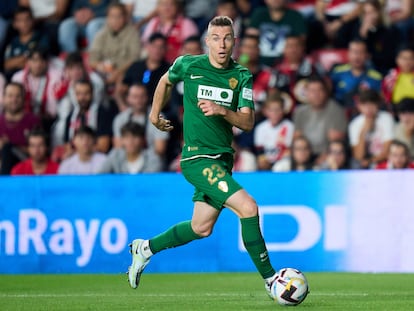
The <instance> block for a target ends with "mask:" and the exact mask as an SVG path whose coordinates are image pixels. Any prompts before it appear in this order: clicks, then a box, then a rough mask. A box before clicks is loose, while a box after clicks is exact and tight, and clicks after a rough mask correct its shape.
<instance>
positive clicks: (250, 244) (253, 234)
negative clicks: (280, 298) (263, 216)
mask: <svg viewBox="0 0 414 311" xmlns="http://www.w3.org/2000/svg"><path fill="white" fill-rule="evenodd" d="M225 206H227V207H228V208H229V209H231V210H232V211H233V212H234V213H235V214H236V215H237V216H238V217H239V218H240V224H241V231H242V232H241V233H242V239H243V244H244V246H245V248H246V250H247V252H248V253H249V255H250V258H251V259H252V261H253V263H254V264H255V266H256V268H257V270H258V271H259V273H260V274H261V276H262V277H263V279H264V280H265V288H266V290H267V292H268V294H269V296H271V295H270V286H271V284H272V283H273V282H274V281H275V280H276V278H277V274H276V271H275V270H274V269H273V267H272V265H271V263H270V258H269V254H268V251H267V248H266V244H265V241H264V239H263V235H262V232H261V230H260V224H259V215H258V207H257V204H256V201H255V200H254V199H253V198H252V197H251V196H250V195H249V194H248V193H247V192H246V191H245V190H244V189H241V190H239V191H237V192H236V193H234V194H233V195H231V196H230V197H229V198H228V199H227V201H226V202H225Z"/></svg>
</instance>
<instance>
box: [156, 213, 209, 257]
mask: <svg viewBox="0 0 414 311" xmlns="http://www.w3.org/2000/svg"><path fill="white" fill-rule="evenodd" d="M201 238H202V237H201V236H199V235H198V234H196V233H195V232H194V231H193V228H191V221H190V220H188V221H183V222H180V223H178V224H176V225H175V226H172V227H171V228H169V229H168V230H167V231H164V232H163V233H161V234H159V235H157V236H156V237H153V238H152V239H150V240H149V245H150V249H151V251H152V253H153V254H155V253H158V252H160V251H162V250H164V249H167V248H172V247H177V246H180V245H184V244H187V243H189V242H191V241H194V240H197V239H201Z"/></svg>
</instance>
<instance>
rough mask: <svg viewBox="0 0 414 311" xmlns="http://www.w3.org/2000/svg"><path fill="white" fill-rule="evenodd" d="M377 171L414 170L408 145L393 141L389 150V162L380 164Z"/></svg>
mask: <svg viewBox="0 0 414 311" xmlns="http://www.w3.org/2000/svg"><path fill="white" fill-rule="evenodd" d="M375 168H376V169H405V168H414V163H413V162H412V161H411V160H410V151H409V150H408V147H407V145H406V144H404V143H403V142H401V141H399V140H393V141H392V142H391V144H390V148H389V150H388V156H387V160H385V161H383V162H380V163H378V164H377V165H376V166H375Z"/></svg>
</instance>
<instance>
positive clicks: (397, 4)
mask: <svg viewBox="0 0 414 311" xmlns="http://www.w3.org/2000/svg"><path fill="white" fill-rule="evenodd" d="M384 3H385V10H384V13H385V17H386V18H387V20H388V22H389V23H390V24H391V25H392V26H395V27H397V29H398V30H399V32H400V34H401V35H400V37H401V40H402V42H405V43H406V42H409V41H410V40H412V39H413V35H414V19H413V10H414V2H413V1H412V0H384Z"/></svg>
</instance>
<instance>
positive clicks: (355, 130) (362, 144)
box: [348, 89, 394, 168]
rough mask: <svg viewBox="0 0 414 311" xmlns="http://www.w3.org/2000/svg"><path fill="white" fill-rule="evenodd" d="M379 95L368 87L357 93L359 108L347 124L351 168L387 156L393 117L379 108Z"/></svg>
mask: <svg viewBox="0 0 414 311" xmlns="http://www.w3.org/2000/svg"><path fill="white" fill-rule="evenodd" d="M380 105H381V96H380V95H379V94H378V92H377V91H375V90H372V89H367V90H362V91H360V92H359V94H358V101H357V108H358V111H359V112H360V113H359V115H358V116H357V117H355V118H354V119H353V120H352V121H351V123H350V124H349V128H348V133H349V141H350V145H351V148H352V158H353V165H352V166H353V168H371V167H374V166H375V165H376V164H377V163H379V162H382V161H384V160H386V159H387V153H388V148H389V145H390V143H391V140H392V139H393V137H394V118H393V116H392V115H391V114H390V113H389V112H387V111H380Z"/></svg>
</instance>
